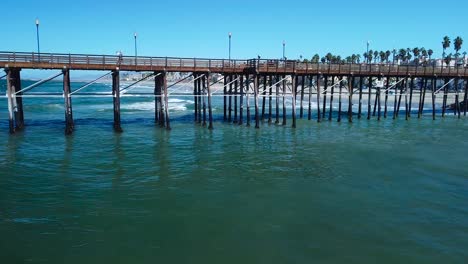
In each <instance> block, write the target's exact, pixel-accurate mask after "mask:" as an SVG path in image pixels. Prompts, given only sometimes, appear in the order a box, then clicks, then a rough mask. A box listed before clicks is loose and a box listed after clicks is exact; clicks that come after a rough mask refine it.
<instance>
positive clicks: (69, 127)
mask: <svg viewBox="0 0 468 264" xmlns="http://www.w3.org/2000/svg"><path fill="white" fill-rule="evenodd" d="M62 73H63V98H64V103H65V135H70V134H72V133H73V127H74V125H73V111H72V101H71V95H70V91H71V88H70V70H69V69H63V70H62Z"/></svg>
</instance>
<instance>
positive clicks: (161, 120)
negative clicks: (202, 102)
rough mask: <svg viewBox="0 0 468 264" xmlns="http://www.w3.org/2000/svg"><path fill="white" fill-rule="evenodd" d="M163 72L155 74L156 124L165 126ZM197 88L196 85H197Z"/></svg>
mask: <svg viewBox="0 0 468 264" xmlns="http://www.w3.org/2000/svg"><path fill="white" fill-rule="evenodd" d="M163 82H164V80H163V73H159V74H155V78H154V95H155V98H154V102H155V124H158V125H159V126H160V127H164V124H165V116H164V111H163V101H162V100H163V96H162V89H163V85H164V83H163ZM195 88H196V87H195Z"/></svg>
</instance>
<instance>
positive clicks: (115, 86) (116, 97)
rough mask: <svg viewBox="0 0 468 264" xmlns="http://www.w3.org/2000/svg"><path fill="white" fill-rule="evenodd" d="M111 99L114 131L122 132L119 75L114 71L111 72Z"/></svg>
mask: <svg viewBox="0 0 468 264" xmlns="http://www.w3.org/2000/svg"><path fill="white" fill-rule="evenodd" d="M112 97H113V102H114V131H115V132H119V133H120V132H122V131H123V130H122V127H121V126H120V74H119V71H117V70H115V71H113V72H112Z"/></svg>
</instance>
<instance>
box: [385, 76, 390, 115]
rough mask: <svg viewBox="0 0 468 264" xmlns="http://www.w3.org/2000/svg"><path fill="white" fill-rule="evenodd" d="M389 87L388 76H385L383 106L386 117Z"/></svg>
mask: <svg viewBox="0 0 468 264" xmlns="http://www.w3.org/2000/svg"><path fill="white" fill-rule="evenodd" d="M389 88H390V76H387V79H386V82H385V102H384V104H385V106H384V118H387V110H388V109H387V104H388V89H389Z"/></svg>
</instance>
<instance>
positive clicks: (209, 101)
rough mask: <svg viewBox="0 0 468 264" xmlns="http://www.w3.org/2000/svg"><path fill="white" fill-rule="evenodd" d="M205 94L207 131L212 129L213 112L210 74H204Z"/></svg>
mask: <svg viewBox="0 0 468 264" xmlns="http://www.w3.org/2000/svg"><path fill="white" fill-rule="evenodd" d="M206 78H207V81H206V93H207V94H208V129H213V110H212V107H211V89H210V86H211V85H210V82H211V74H210V73H207V74H206Z"/></svg>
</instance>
